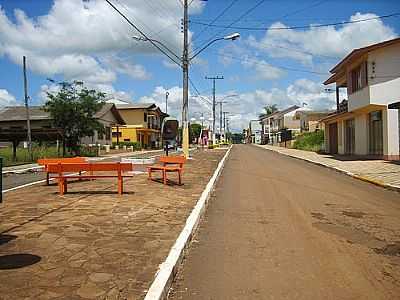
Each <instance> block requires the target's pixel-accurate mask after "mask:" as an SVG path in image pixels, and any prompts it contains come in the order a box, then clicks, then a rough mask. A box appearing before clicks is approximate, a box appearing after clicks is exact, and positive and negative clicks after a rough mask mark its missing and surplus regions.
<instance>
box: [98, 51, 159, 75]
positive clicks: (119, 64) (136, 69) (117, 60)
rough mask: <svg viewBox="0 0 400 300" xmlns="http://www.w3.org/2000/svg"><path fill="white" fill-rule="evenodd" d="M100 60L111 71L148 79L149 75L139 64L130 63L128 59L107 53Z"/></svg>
mask: <svg viewBox="0 0 400 300" xmlns="http://www.w3.org/2000/svg"><path fill="white" fill-rule="evenodd" d="M101 61H102V62H103V63H104V64H106V65H107V66H108V67H110V68H111V69H112V70H113V71H115V72H117V73H120V74H126V75H128V76H130V77H131V78H133V79H138V80H148V79H150V78H151V75H150V74H149V73H148V72H147V71H146V69H145V68H144V67H143V66H142V65H139V64H132V63H131V62H129V61H128V59H123V58H122V57H119V56H117V55H108V56H104V57H102V58H101Z"/></svg>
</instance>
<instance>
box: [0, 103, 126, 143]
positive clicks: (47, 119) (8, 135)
mask: <svg viewBox="0 0 400 300" xmlns="http://www.w3.org/2000/svg"><path fill="white" fill-rule="evenodd" d="M29 115H30V124H31V130H32V138H33V139H36V140H57V139H61V137H62V128H54V127H53V125H52V118H51V116H50V113H48V112H46V111H45V110H44V109H43V107H41V106H31V107H30V108H29ZM95 118H96V119H97V121H99V122H100V123H102V124H103V125H104V128H105V133H104V134H101V133H98V132H97V131H95V132H94V135H93V136H90V137H85V138H83V139H82V140H81V143H83V144H100V145H105V144H111V127H112V126H114V125H116V124H119V125H123V124H125V122H124V120H123V119H122V117H121V115H120V114H119V112H118V110H117V109H116V107H115V105H114V104H110V103H106V104H105V105H104V106H103V107H102V109H101V110H99V111H98V112H97V113H96V114H95ZM26 137H27V121H26V109H25V106H8V107H4V108H1V109H0V141H3V142H14V143H19V142H21V141H26Z"/></svg>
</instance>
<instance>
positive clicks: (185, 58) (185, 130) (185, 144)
mask: <svg viewBox="0 0 400 300" xmlns="http://www.w3.org/2000/svg"><path fill="white" fill-rule="evenodd" d="M188 23H189V21H188V3H187V0H184V16H183V33H184V35H183V55H182V58H180V57H179V56H177V55H176V54H175V53H174V52H173V51H172V50H171V49H169V48H168V47H167V46H165V45H164V44H163V43H161V42H160V41H157V40H154V39H150V38H146V37H138V36H134V37H132V38H133V39H135V40H137V41H149V42H151V43H153V44H159V45H161V46H162V47H164V48H165V49H166V50H167V51H168V52H170V53H171V54H173V56H174V57H175V58H177V60H178V61H179V62H180V64H179V66H180V67H181V68H182V72H183V105H182V150H183V153H184V155H185V157H186V158H188V157H189V122H188V114H189V111H188V106H189V65H190V62H191V61H192V60H193V59H194V58H195V57H196V56H197V55H199V54H200V53H201V52H203V51H204V50H205V49H207V48H208V47H209V46H211V45H212V44H213V43H215V42H217V41H221V40H231V41H235V40H237V39H238V38H239V37H240V33H238V32H235V33H231V34H229V35H226V36H224V37H220V38H216V39H214V40H212V41H210V42H209V43H207V44H206V45H205V46H204V47H202V48H201V49H200V50H199V51H197V52H196V53H195V54H193V56H192V57H189V43H188V27H189V26H188ZM177 64H178V63H177Z"/></svg>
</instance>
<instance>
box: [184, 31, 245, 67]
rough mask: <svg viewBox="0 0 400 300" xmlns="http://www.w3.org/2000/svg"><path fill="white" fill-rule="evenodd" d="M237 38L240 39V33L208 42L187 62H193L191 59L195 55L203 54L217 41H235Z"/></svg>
mask: <svg viewBox="0 0 400 300" xmlns="http://www.w3.org/2000/svg"><path fill="white" fill-rule="evenodd" d="M238 38H240V33H238V32H235V33H232V34H229V35H226V36H224V37H220V38H216V39H214V40H212V41H210V42H209V43H207V44H206V45H205V46H204V47H202V48H201V49H200V50H199V51H197V52H196V53H195V54H193V56H192V57H191V58H189V60H193V58H195V57H196V56H197V55H199V54H200V53H201V52H203V51H204V50H206V49H207V48H208V47H209V46H211V45H212V44H214V43H215V42H217V41H222V40H226V41H229V40H231V41H235V40H237V39H238Z"/></svg>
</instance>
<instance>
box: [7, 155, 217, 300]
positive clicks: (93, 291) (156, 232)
mask: <svg viewBox="0 0 400 300" xmlns="http://www.w3.org/2000/svg"><path fill="white" fill-rule="evenodd" d="M224 153H225V151H204V152H202V151H196V152H194V153H193V158H194V159H193V160H190V161H188V163H187V165H186V166H185V172H184V175H183V182H184V185H183V186H176V185H175V186H164V185H162V184H160V183H158V182H150V181H148V180H147V176H146V174H142V175H136V176H135V177H133V178H130V179H126V180H125V191H126V192H127V193H126V194H124V195H123V196H118V195H117V194H116V190H117V185H116V180H113V179H108V180H106V179H104V180H94V181H84V182H78V181H76V182H73V183H71V184H69V185H68V192H69V193H68V194H66V195H65V196H63V197H60V196H59V195H58V193H57V186H56V185H52V186H43V185H37V186H33V187H29V188H26V189H21V190H17V191H15V192H14V191H13V192H10V193H7V194H6V197H5V199H4V202H3V204H2V205H1V207H0V299H2V300H3V299H35V300H36V299H69V300H74V299H141V298H143V296H144V294H145V291H146V290H147V288H148V287H149V286H150V284H151V281H152V280H153V278H154V275H155V273H156V271H157V269H158V266H159V264H160V263H162V262H163V261H164V259H165V258H166V256H167V254H168V252H169V250H170V248H171V246H172V245H173V244H174V242H175V240H176V238H177V236H178V234H179V233H180V231H181V229H182V228H183V226H184V224H185V221H186V218H187V216H188V215H189V214H190V212H191V210H192V208H193V206H194V205H195V203H196V201H197V200H198V198H199V196H200V194H201V192H202V191H203V189H204V187H205V185H206V184H207V182H208V180H209V178H210V177H211V175H212V173H213V171H214V169H215V168H216V166H217V164H218V162H219V160H220V159H221V158H222V156H223V155H224ZM172 178H173V175H172ZM23 265H27V266H25V267H22V266H23Z"/></svg>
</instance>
